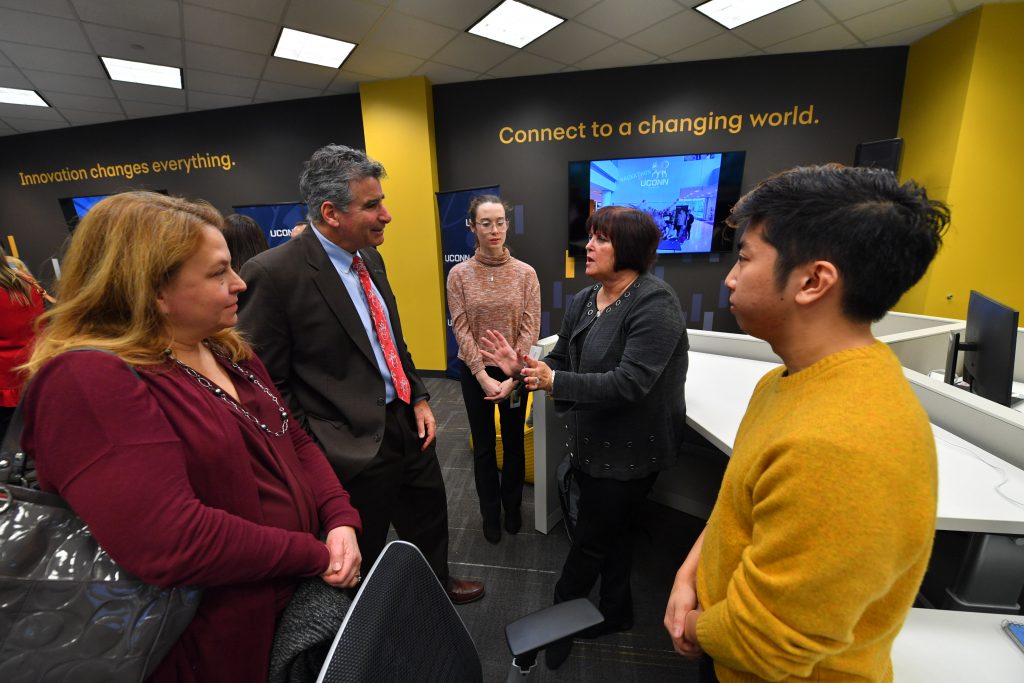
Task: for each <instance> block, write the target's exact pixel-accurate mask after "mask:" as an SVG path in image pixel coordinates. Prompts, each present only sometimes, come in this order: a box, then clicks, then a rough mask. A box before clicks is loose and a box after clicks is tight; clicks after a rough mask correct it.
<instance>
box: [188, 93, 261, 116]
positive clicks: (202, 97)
mask: <svg viewBox="0 0 1024 683" xmlns="http://www.w3.org/2000/svg"><path fill="white" fill-rule="evenodd" d="M246 104H252V98H251V97H236V96H234V95H222V94H217V93H209V92H192V91H189V93H188V109H189V111H194V110H199V109H224V108H225V107H241V106H243V105H246Z"/></svg>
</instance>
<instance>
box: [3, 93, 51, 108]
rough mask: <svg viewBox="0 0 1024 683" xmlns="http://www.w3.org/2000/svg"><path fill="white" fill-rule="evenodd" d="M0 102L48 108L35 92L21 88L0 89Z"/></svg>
mask: <svg viewBox="0 0 1024 683" xmlns="http://www.w3.org/2000/svg"><path fill="white" fill-rule="evenodd" d="M0 102H3V103H4V104H24V105H26V106H28V107H49V106H50V105H48V104H47V103H46V101H45V100H43V98H42V97H40V96H39V93H37V92H36V91H35V90H22V89H21V88H0Z"/></svg>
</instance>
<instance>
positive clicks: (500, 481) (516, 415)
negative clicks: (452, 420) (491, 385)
mask: <svg viewBox="0 0 1024 683" xmlns="http://www.w3.org/2000/svg"><path fill="white" fill-rule="evenodd" d="M486 370H487V374H488V375H490V376H491V377H493V378H494V379H496V380H498V381H499V382H504V381H505V380H506V379H508V377H507V376H506V375H505V374H504V373H503V372H502V371H501V370H499V369H498V368H493V367H487V368H486ZM459 381H460V383H461V384H462V400H463V401H464V402H465V404H466V414H467V415H468V416H469V430H470V432H471V433H472V434H473V476H474V478H475V479H476V495H477V498H478V499H479V500H480V515H481V516H482V517H483V518H484V519H485V520H489V521H494V522H497V521H498V518H499V515H500V513H501V508H502V507H504V508H505V513H506V514H508V513H509V512H516V511H518V510H519V507H520V505H522V502H523V480H524V479H525V477H526V451H525V447H524V441H523V425H524V424H525V423H526V399H525V398H523V399H522V401H521V403H520V404H519V407H518V408H513V407H511V399H506V400H504V401H502V402H501V403H499V404H498V414H499V416H500V420H501V445H502V450H503V452H504V457H503V462H502V471H501V473H500V474H499V473H498V461H497V446H496V433H495V431H494V404H493V403H491V402H490V401H487V400H485V399H484V396H485V394H484V390H483V388H482V387H481V386H480V383H479V382H477V381H476V378H475V377H473V374H472V373H471V372H470V371H469V367H467V366H466V364H465V363H463V362H462V361H459Z"/></svg>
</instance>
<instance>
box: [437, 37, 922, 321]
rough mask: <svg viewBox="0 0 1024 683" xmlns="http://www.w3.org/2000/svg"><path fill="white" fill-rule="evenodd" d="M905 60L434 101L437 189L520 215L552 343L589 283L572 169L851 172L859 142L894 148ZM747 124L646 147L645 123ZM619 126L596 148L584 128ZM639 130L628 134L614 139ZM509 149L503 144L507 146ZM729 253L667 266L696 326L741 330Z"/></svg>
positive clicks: (877, 58)
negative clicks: (832, 165)
mask: <svg viewBox="0 0 1024 683" xmlns="http://www.w3.org/2000/svg"><path fill="white" fill-rule="evenodd" d="M906 56H907V50H906V48H883V49H872V50H848V51H839V52H824V53H813V54H796V55H780V56H770V57H751V58H742V59H730V60H719V61H713V62H691V63H683V64H665V65H658V66H644V67H636V68H628V69H610V70H603V71H586V72H577V73H569V74H558V75H553V76H536V77H530V78H515V79H503V80H490V81H474V82H471V83H459V84H453V85H444V86H437V87H435V88H434V117H435V126H436V133H437V150H438V170H439V174H440V189H441V190H442V191H445V190H454V189H460V188H466V187H476V186H481V185H500V186H501V190H502V194H503V195H504V196H505V198H506V199H508V200H510V201H512V202H513V203H514V204H521V205H523V219H524V220H523V223H521V224H520V225H519V226H518V228H519V229H522V230H523V232H522V234H512V235H510V237H509V244H510V246H511V247H512V249H513V252H514V253H515V254H516V256H517V257H519V258H521V259H523V260H524V261H526V262H528V263H530V264H531V265H533V266H534V267H535V268H536V269H537V272H538V275H539V277H540V281H541V289H542V308H543V311H544V312H545V314H546V315H545V323H546V325H545V330H544V332H545V333H553V332H557V330H558V325H559V324H560V323H561V318H562V311H563V310H564V305H565V301H566V298H567V296H568V295H570V294H572V293H574V292H576V291H578V290H579V289H582V288H583V287H584V286H586V284H587V283H588V279H587V278H586V276H585V275H583V263H582V261H580V260H577V262H576V273H577V277H576V278H575V279H571V280H566V279H565V249H566V239H567V210H568V209H567V207H568V199H567V170H568V162H569V161H573V160H580V159H607V158H617V157H631V156H654V155H662V154H692V153H707V152H722V151H738V150H745V151H746V153H747V159H746V170H745V173H744V183H743V185H744V190H748V189H750V188H751V187H753V185H754V184H755V183H756V182H757V181H758V180H760V179H762V178H764V177H765V176H767V175H769V174H770V173H772V172H775V171H779V170H783V169H786V168H790V167H792V166H796V165H801V164H816V163H824V162H828V161H838V162H842V163H852V162H853V156H854V150H855V147H856V145H857V143H858V142H864V141H868V140H878V139H883V138H890V137H894V136H895V135H896V132H897V126H898V122H899V110H900V100H901V97H902V90H903V79H904V72H905V66H906ZM811 105H813V106H814V120H815V121H816V123H812V124H809V125H789V126H782V125H780V126H777V127H771V126H765V127H763V128H755V127H752V126H751V125H750V119H749V115H750V114H757V113H762V112H787V111H792V109H793V107H798V109H799V110H801V111H807V110H808V108H809V107H810V106H811ZM709 112H714V113H715V114H727V115H729V114H741V115H742V116H743V125H742V128H741V129H740V131H739V132H737V133H731V132H728V130H720V131H708V132H706V133H704V134H703V135H700V136H698V135H694V134H693V133H689V132H687V133H662V134H649V135H641V134H639V132H638V130H637V124H638V122H640V121H642V120H650V117H651V116H652V115H653V116H657V117H658V118H659V119H669V118H679V117H699V116H706V115H707V114H708V113H709ZM594 121H598V122H607V123H611V124H612V125H613V128H614V129H615V132H613V134H612V135H611V136H610V137H605V138H600V139H595V138H594V137H592V135H591V126H590V124H591V123H592V122H594ZM627 121H628V122H632V123H633V134H632V135H630V136H622V135H619V134H618V132H617V126H618V124H619V123H620V122H627ZM579 122H585V123H586V129H587V136H588V137H587V138H586V139H577V140H562V141H548V142H537V143H532V144H531V143H527V144H514V143H513V144H503V143H502V141H501V139H500V137H499V134H500V131H501V129H502V128H503V127H506V126H507V127H511V128H512V129H523V130H525V129H531V128H543V127H555V126H570V125H573V124H577V123H579ZM506 138H507V135H506ZM733 261H734V257H733V256H732V255H731V254H724V255H721V256H717V255H694V256H676V255H672V256H662V257H660V258H659V262H658V266H657V267H658V270H657V271H656V272H657V273H658V274H659V275H661V276H662V277H664V279H665V280H666V281H668V282H669V283H670V284H671V285H672V286H673V287H674V288H675V289H676V291H677V292H678V294H679V298H680V301H681V303H682V306H683V309H684V310H685V311H687V317H688V324H689V325H690V326H691V327H697V328H704V327H709V328H711V329H715V330H721V331H736V330H737V329H738V328H737V327H736V323H735V320H734V319H733V317H732V316H731V315H730V314H729V311H728V303H727V297H726V296H725V295H724V294H723V291H724V288H723V286H722V280H723V278H724V276H725V274H726V273H727V272H728V270H729V269H730V268H731V267H732V263H733Z"/></svg>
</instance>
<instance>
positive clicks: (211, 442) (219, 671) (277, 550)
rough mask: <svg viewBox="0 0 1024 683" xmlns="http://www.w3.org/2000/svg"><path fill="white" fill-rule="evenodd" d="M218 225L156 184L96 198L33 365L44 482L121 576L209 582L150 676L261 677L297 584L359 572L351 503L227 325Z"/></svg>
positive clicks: (227, 268) (31, 408)
mask: <svg viewBox="0 0 1024 683" xmlns="http://www.w3.org/2000/svg"><path fill="white" fill-rule="evenodd" d="M221 221H222V219H221V217H220V215H219V214H218V213H217V211H216V210H215V209H213V208H212V207H210V206H208V205H204V204H193V203H190V202H187V201H185V200H183V199H177V198H173V197H166V196H163V195H159V194H153V193H148V192H131V193H125V194H121V195H116V196H114V197H110V198H108V199H105V200H103V201H102V202H100V203H99V204H97V205H96V206H94V207H93V208H92V209H91V210H90V211H89V213H88V215H87V216H86V217H85V218H84V219H83V220H82V222H81V223H80V224H79V226H78V228H77V230H76V231H75V236H74V238H73V240H72V243H71V247H70V249H69V250H68V254H67V256H66V258H65V260H64V264H63V265H64V267H63V276H62V278H61V282H60V289H59V294H60V296H59V299H60V302H59V303H58V304H57V306H56V307H55V308H54V309H53V310H52V311H50V312H49V313H47V314H45V315H44V318H43V319H44V320H45V321H46V328H45V331H43V332H42V333H41V334H40V336H39V338H38V341H37V343H36V346H35V350H34V352H33V354H32V358H31V360H30V361H29V363H28V366H27V367H28V369H29V372H30V373H31V375H32V383H31V385H30V386H29V389H28V391H27V395H26V397H25V417H26V420H25V431H24V434H23V438H22V445H23V446H24V448H25V450H26V452H28V453H30V454H31V455H32V456H34V458H35V462H36V468H37V473H38V476H39V483H40V486H41V488H43V489H45V490H51V491H57V492H58V493H60V494H61V495H62V496H63V497H64V498H65V499H66V500H67V501H68V503H70V505H71V507H72V508H73V509H74V510H75V512H77V513H78V514H79V515H80V516H81V517H82V519H83V520H84V521H85V522H86V524H88V525H89V528H90V529H91V530H92V533H93V535H94V537H95V538H96V540H97V541H98V542H99V543H100V545H102V546H103V547H104V549H106V551H107V552H108V553H109V554H110V556H111V557H112V558H113V559H114V560H116V561H117V562H118V563H119V564H120V565H121V566H122V567H123V568H124V569H125V570H126V571H128V572H130V573H131V574H134V575H136V576H138V577H139V578H141V579H143V580H144V581H148V582H150V583H153V584H156V585H159V586H175V585H192V586H200V587H202V588H203V589H204V590H203V598H202V603H201V605H200V607H199V610H198V612H197V613H196V616H195V618H194V619H193V621H192V623H191V624H190V625H189V627H188V628H187V629H186V630H185V632H184V633H183V634H182V635H181V637H180V638H179V640H178V642H177V644H176V645H175V646H174V648H173V649H172V650H171V652H170V653H169V654H168V655H167V658H166V659H165V660H164V661H163V662H162V663H161V665H160V667H159V668H158V669H157V670H156V672H155V673H154V674H153V676H152V677H151V679H150V680H152V681H196V682H200V681H260V680H264V681H265V680H267V670H268V665H269V658H270V649H271V643H272V640H273V634H274V623H275V619H276V618H277V615H278V614H279V613H280V611H281V610H282V609H283V608H284V606H285V605H286V604H287V602H288V599H289V598H290V596H291V594H292V591H293V587H294V583H295V581H296V579H297V578H298V577H301V576H318V575H319V576H322V577H323V579H324V581H326V582H327V583H329V584H332V585H335V586H347V587H350V586H354V585H355V584H356V583H357V581H358V578H359V577H358V574H357V572H358V571H359V565H360V561H361V556H360V553H359V548H358V545H357V543H356V533H357V531H358V530H359V529H360V522H359V515H358V513H357V512H356V511H355V509H354V508H353V507H352V506H351V505H350V503H349V497H348V494H347V493H346V492H345V491H344V489H342V487H341V485H340V484H339V483H338V479H337V477H336V476H335V475H334V473H333V472H332V470H331V468H330V466H329V465H328V463H327V460H326V459H325V458H324V456H323V454H322V453H321V451H320V450H319V448H318V447H317V446H316V445H315V444H314V443H313V442H312V441H311V440H310V439H309V437H308V436H306V433H305V432H304V431H303V430H302V429H301V428H298V427H297V425H294V423H293V422H292V420H291V416H290V415H289V413H288V411H287V408H286V407H285V402H284V400H283V399H281V397H280V396H279V395H278V393H277V391H276V390H275V388H274V385H273V383H272V382H271V381H270V378H269V377H268V376H267V372H266V370H265V369H264V367H263V364H262V363H261V362H260V361H259V359H258V358H257V357H256V356H255V355H253V352H252V350H251V349H250V348H249V346H248V345H247V344H246V343H245V342H244V341H243V340H242V339H241V337H239V335H238V334H237V333H236V332H235V331H234V329H233V326H234V324H235V322H236V311H237V299H238V294H239V292H241V291H243V290H244V289H245V283H244V282H242V280H241V279H240V278H239V277H238V275H236V274H235V272H234V271H233V270H232V269H231V256H230V254H229V253H228V248H227V245H226V244H225V242H224V237H223V236H222V235H221V233H220V231H219V230H218V228H219V227H220V225H221ZM76 349H78V351H77V352H76V351H75V350H76ZM83 349H88V350H83ZM97 349H99V350H97ZM133 368H134V370H135V371H136V373H137V375H136V374H135V373H133V372H132V369H133ZM321 534H325V535H326V536H325V537H326V542H321V541H320V540H319V536H320V535H321Z"/></svg>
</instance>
